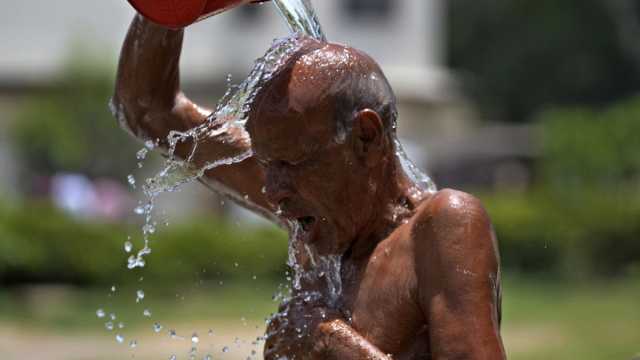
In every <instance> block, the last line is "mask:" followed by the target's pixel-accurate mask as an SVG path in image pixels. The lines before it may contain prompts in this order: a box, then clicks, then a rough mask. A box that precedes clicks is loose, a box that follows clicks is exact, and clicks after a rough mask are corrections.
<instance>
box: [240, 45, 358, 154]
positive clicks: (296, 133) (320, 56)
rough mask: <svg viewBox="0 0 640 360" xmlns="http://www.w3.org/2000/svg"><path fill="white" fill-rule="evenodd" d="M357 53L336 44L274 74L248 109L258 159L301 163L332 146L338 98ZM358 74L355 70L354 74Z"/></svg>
mask: <svg viewBox="0 0 640 360" xmlns="http://www.w3.org/2000/svg"><path fill="white" fill-rule="evenodd" d="M357 58H358V53H357V52H355V50H353V49H351V48H348V47H345V46H342V45H337V44H324V45H322V46H320V47H318V48H315V49H313V50H312V51H308V52H306V53H305V54H303V55H302V56H300V57H299V58H298V59H297V60H296V61H294V62H293V63H291V64H290V66H289V67H288V68H287V71H283V72H281V73H280V74H278V75H276V76H275V77H274V78H273V79H271V80H270V81H269V83H268V84H266V85H265V88H263V90H262V91H260V93H259V95H258V97H257V98H256V101H255V102H254V104H253V106H252V111H251V113H250V116H249V122H248V130H249V133H250V135H251V139H252V143H253V146H254V150H255V151H256V154H257V155H258V156H259V157H260V156H263V157H269V158H274V159H283V160H286V159H289V158H294V159H297V158H301V157H304V156H305V155H307V154H309V153H311V152H313V151H316V150H318V149H322V148H324V147H326V146H328V145H330V144H332V143H333V142H334V139H335V135H336V134H337V133H338V132H337V131H336V127H337V126H338V124H337V122H336V118H335V114H336V109H337V106H338V104H336V99H337V96H336V94H338V93H341V92H342V93H343V92H344V89H341V87H344V86H347V85H348V84H349V83H350V80H349V79H350V76H351V75H350V74H352V73H359V72H358V71H355V70H356V69H355V68H356V66H355V65H354V64H355V63H356V62H357ZM358 70H359V69H358Z"/></svg>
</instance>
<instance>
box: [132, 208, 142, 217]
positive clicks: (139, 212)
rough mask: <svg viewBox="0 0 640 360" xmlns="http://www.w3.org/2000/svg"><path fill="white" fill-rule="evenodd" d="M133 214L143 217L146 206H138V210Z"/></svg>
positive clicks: (134, 210)
mask: <svg viewBox="0 0 640 360" xmlns="http://www.w3.org/2000/svg"><path fill="white" fill-rule="evenodd" d="M133 212H134V213H136V214H138V215H143V214H144V206H136V208H135V209H133Z"/></svg>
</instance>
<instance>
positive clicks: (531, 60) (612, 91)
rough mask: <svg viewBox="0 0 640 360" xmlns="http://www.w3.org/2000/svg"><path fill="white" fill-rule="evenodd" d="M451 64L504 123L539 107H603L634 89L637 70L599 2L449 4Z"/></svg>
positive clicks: (460, 0) (639, 78)
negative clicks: (582, 105) (465, 75)
mask: <svg viewBox="0 0 640 360" xmlns="http://www.w3.org/2000/svg"><path fill="white" fill-rule="evenodd" d="M449 5H450V19H449V20H450V21H449V28H450V31H449V43H448V45H449V47H448V48H449V64H450V65H451V66H452V67H453V68H454V69H456V70H457V71H458V72H460V73H461V74H463V75H464V74H470V75H471V77H468V79H467V80H471V81H470V83H472V84H473V86H472V89H471V93H472V95H474V97H475V98H476V100H477V101H478V102H479V103H480V105H481V107H482V108H483V109H484V110H485V112H486V113H487V117H488V118H491V119H493V120H502V121H526V120H530V118H531V116H532V115H535V114H536V113H537V112H538V111H539V110H540V109H541V108H542V107H544V106H548V105H567V104H577V103H583V104H584V103H589V104H602V103H606V102H610V101H612V100H614V99H617V98H620V97H622V96H628V95H629V94H632V93H635V92H636V91H637V90H638V84H639V83H640V69H639V68H638V64H635V63H634V60H633V58H632V57H631V56H630V55H629V54H628V52H626V51H625V49H624V48H623V47H622V46H621V45H620V41H619V38H618V33H619V31H620V30H619V29H618V28H617V25H616V21H615V18H614V17H613V16H611V14H612V12H609V11H607V10H608V8H607V4H606V1H602V0H565V1H556V0H542V1H500V0H490V1H474V0H452V1H450V2H449Z"/></svg>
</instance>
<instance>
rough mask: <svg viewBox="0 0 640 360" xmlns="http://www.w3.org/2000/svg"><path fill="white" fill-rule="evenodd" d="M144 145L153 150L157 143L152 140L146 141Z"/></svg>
mask: <svg viewBox="0 0 640 360" xmlns="http://www.w3.org/2000/svg"><path fill="white" fill-rule="evenodd" d="M144 146H145V147H146V148H147V149H149V150H153V149H154V148H155V147H156V145H155V144H154V143H153V141H151V140H147V141H145V142H144Z"/></svg>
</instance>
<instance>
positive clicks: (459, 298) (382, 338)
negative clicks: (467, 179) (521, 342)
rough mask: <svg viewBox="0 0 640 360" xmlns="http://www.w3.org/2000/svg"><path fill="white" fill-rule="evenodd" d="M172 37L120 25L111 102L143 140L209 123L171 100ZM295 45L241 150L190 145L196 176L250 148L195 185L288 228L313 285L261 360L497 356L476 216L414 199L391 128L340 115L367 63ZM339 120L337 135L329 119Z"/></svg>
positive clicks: (442, 201)
mask: <svg viewBox="0 0 640 360" xmlns="http://www.w3.org/2000/svg"><path fill="white" fill-rule="evenodd" d="M182 37H183V32H182V31H171V30H166V29H162V28H160V27H157V26H155V25H153V24H150V23H148V22H147V21H145V20H143V19H141V18H139V17H136V19H134V22H133V23H132V25H131V28H130V31H129V34H128V36H127V39H126V40H125V44H124V46H123V50H122V55H121V59H120V67H119V72H118V79H117V85H116V93H115V96H114V99H113V105H114V109H115V110H116V112H117V116H118V118H119V120H120V121H121V124H122V125H123V126H124V127H125V128H126V129H127V130H129V131H130V132H132V133H133V134H134V135H135V136H137V137H139V138H141V139H145V140H146V139H152V140H156V139H159V140H160V141H161V143H163V139H165V138H166V136H167V135H168V133H169V131H171V130H180V131H184V130H187V129H190V128H192V127H194V126H197V125H200V124H202V123H203V122H204V121H205V120H206V118H207V116H208V115H209V114H210V111H209V110H206V109H202V108H200V107H198V106H197V105H195V104H193V103H192V102H191V101H189V100H188V99H187V98H186V97H185V96H184V95H183V94H182V93H181V92H180V86H179V74H178V62H179V61H178V60H179V56H180V52H181V47H182ZM304 41H305V42H306V44H305V46H304V50H303V51H301V52H300V54H298V55H297V56H296V57H295V59H292V61H291V63H290V65H289V66H288V67H287V69H286V71H283V72H282V73H281V74H279V75H278V76H276V77H275V78H274V79H272V80H271V81H270V82H269V84H267V86H265V88H264V90H262V91H261V93H260V95H259V96H258V98H257V99H256V101H255V102H254V104H253V105H252V111H251V114H250V119H249V122H248V124H247V130H248V132H249V134H250V139H251V140H249V137H247V134H246V133H245V132H243V131H241V130H239V129H235V130H233V131H231V132H227V133H223V134H221V135H219V136H216V137H212V138H207V139H204V140H202V141H201V142H199V146H198V148H197V149H198V150H197V152H196V154H195V157H194V162H195V164H196V166H198V165H204V164H205V163H206V162H207V161H213V160H216V159H220V158H223V157H228V156H232V155H237V154H239V153H242V152H243V151H246V150H247V149H248V148H249V147H253V149H254V152H255V155H254V156H253V157H251V158H249V159H247V160H245V161H243V162H241V163H238V164H234V165H230V166H224V167H220V168H216V169H214V170H211V171H209V172H207V174H206V179H205V180H203V182H205V183H207V184H210V185H212V186H213V187H214V188H215V189H217V190H218V191H221V192H222V193H224V194H226V195H228V196H231V197H235V198H241V197H244V196H245V195H247V196H248V198H249V200H250V203H249V204H246V203H243V205H245V206H248V207H250V208H251V209H253V210H255V211H258V212H260V213H262V214H264V215H266V216H267V217H269V218H271V219H274V220H275V221H277V222H279V223H280V224H284V225H285V226H287V224H288V226H290V228H291V229H292V230H293V229H294V228H295V229H297V232H296V233H297V234H298V236H297V237H296V239H297V241H294V244H295V246H296V248H297V249H298V250H299V251H298V252H297V255H296V256H297V262H298V263H299V264H300V266H301V267H302V270H303V272H304V273H305V274H310V275H309V276H303V278H302V282H301V286H300V288H299V289H294V291H293V298H292V299H291V300H290V301H289V302H287V303H284V304H283V305H282V308H281V309H282V310H283V313H282V314H280V315H278V316H276V317H274V319H273V320H272V321H271V323H270V324H269V328H268V330H267V332H268V338H267V343H266V346H265V358H267V359H278V358H282V357H286V358H288V359H387V358H391V357H392V358H394V359H502V358H504V357H505V355H504V349H503V346H502V341H501V338H500V332H499V316H500V315H499V314H500V283H499V260H498V254H497V245H496V240H495V236H494V234H493V230H492V227H491V223H490V221H489V219H488V216H487V214H486V212H485V211H484V209H483V207H482V205H481V204H480V203H479V201H478V200H477V199H475V198H474V197H472V196H471V195H468V194H465V193H462V192H458V191H454V190H441V191H439V192H437V193H434V194H431V193H425V192H417V191H416V184H414V183H413V182H412V181H411V180H410V179H409V178H408V177H407V176H406V175H405V174H404V172H403V171H402V169H401V166H400V162H399V160H398V158H397V156H396V153H395V147H394V144H393V139H394V136H395V135H394V134H393V129H392V127H391V123H390V121H389V119H387V118H386V117H385V116H384V114H381V113H380V112H379V111H375V110H373V109H371V108H367V107H357V108H353V109H348V110H349V111H347V112H344V111H342V112H339V110H344V108H340V107H341V106H348V105H344V104H343V103H342V102H341V99H342V98H343V97H344V94H345V93H344V92H345V91H348V90H345V89H348V86H350V84H352V83H353V82H354V81H360V80H361V79H365V80H366V79H367V77H372V79H375V78H376V76H377V77H378V78H380V77H383V76H384V75H383V74H382V72H381V71H380V69H379V68H378V66H377V65H376V64H375V62H374V61H373V60H372V59H370V58H369V57H367V56H366V55H364V54H362V53H360V52H358V51H356V50H354V49H351V48H348V47H345V46H341V45H336V44H321V43H317V42H315V41H313V40H309V39H307V40H304ZM357 79H360V80H357ZM372 81H374V80H372ZM365 84H368V83H365ZM388 91H390V90H388ZM352 95H354V96H356V97H357V96H361V94H359V93H358V94H352ZM362 96H365V95H362ZM339 103H342V104H343V105H340V104H339ZM343 113H348V114H350V116H351V118H349V119H348V120H349V122H348V123H349V124H350V125H349V126H348V129H344V126H340V125H339V124H338V123H337V122H336V117H337V116H338V114H343ZM223 121H224V120H223V119H218V120H216V121H215V122H214V123H213V125H210V126H211V127H214V128H215V127H219V126H221V124H222V122H223ZM163 144H164V145H166V142H164V143H163ZM191 145H192V144H182V145H180V146H179V147H178V148H177V151H176V152H177V154H178V155H181V156H185V155H186V154H188V153H189V151H190V150H191ZM263 187H265V190H266V191H265V192H264V193H263V192H262V191H261V189H262V188H263ZM276 212H277V213H278V214H281V215H279V216H276V215H275V213H276ZM335 255H338V256H340V259H341V264H342V266H341V273H340V274H339V276H340V279H341V282H342V291H341V292H340V294H339V296H337V297H334V296H333V293H332V288H331V287H330V286H328V284H329V280H328V275H326V274H322V275H321V274H318V271H314V270H316V269H315V268H316V267H318V266H319V265H318V264H319V263H321V262H322V259H327V258H329V257H330V256H335ZM317 293H319V294H321V296H313V295H314V294H317ZM310 294H311V295H310Z"/></svg>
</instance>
